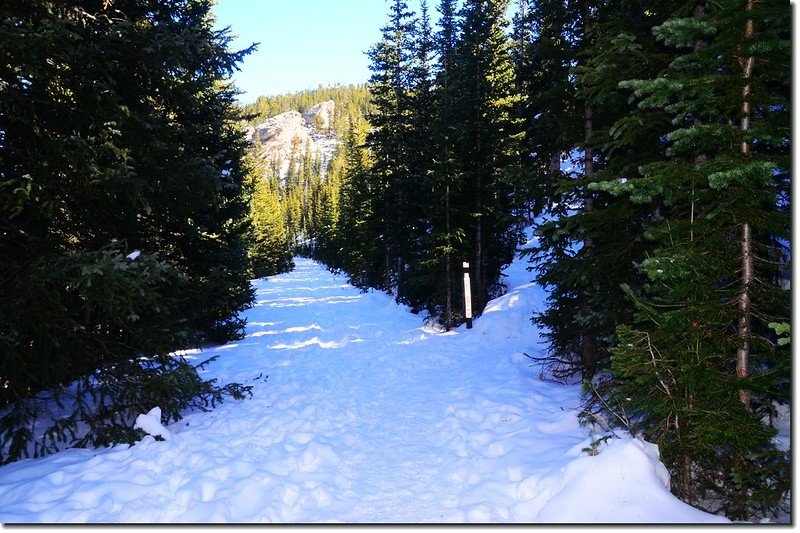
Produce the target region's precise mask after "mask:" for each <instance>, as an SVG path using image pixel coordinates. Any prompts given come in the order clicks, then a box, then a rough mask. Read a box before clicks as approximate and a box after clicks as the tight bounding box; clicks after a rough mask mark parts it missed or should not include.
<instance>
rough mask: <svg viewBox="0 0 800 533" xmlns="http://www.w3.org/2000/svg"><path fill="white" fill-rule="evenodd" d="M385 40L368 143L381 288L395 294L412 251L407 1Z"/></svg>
mask: <svg viewBox="0 0 800 533" xmlns="http://www.w3.org/2000/svg"><path fill="white" fill-rule="evenodd" d="M381 31H382V37H381V40H380V41H379V42H378V43H377V44H376V45H375V46H373V47H372V48H371V49H370V51H369V57H370V60H371V65H370V70H371V71H372V76H371V77H370V82H369V89H370V94H371V95H372V102H373V105H374V112H373V113H372V114H371V116H370V125H371V126H372V130H371V131H370V133H369V136H368V139H367V140H368V143H369V146H370V149H371V151H372V157H373V159H374V161H373V167H372V171H371V174H372V178H373V180H374V182H375V185H374V187H373V189H372V190H373V195H374V198H373V200H372V201H373V202H376V203H379V204H380V210H379V211H378V210H377V208H376V213H377V212H380V213H381V225H382V227H383V231H382V234H381V241H382V244H383V247H384V261H383V266H382V278H383V281H382V282H381V283H380V288H382V289H385V290H387V291H394V290H396V289H397V287H398V278H399V277H401V276H402V274H403V272H404V270H405V262H406V258H405V255H406V253H407V249H408V243H407V240H406V235H405V234H404V232H403V229H404V228H405V226H406V224H407V220H406V209H405V206H404V204H405V202H407V201H408V200H409V198H410V196H409V194H408V191H409V168H408V164H409V161H408V159H409V154H408V152H409V147H408V143H407V142H406V139H407V138H408V136H409V134H410V130H411V125H410V122H409V114H410V111H409V106H410V104H409V98H410V95H409V92H410V89H409V84H410V76H411V66H412V61H413V59H412V50H413V34H414V21H413V13H411V12H410V11H409V10H408V6H407V4H406V2H405V1H403V0H393V2H392V4H391V6H390V13H389V22H388V23H387V25H386V26H384V27H383V28H382V30H381Z"/></svg>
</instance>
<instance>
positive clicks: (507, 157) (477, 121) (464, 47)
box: [453, 0, 521, 314]
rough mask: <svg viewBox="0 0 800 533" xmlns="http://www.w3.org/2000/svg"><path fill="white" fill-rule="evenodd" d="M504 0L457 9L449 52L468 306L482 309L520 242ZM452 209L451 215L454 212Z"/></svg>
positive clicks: (482, 0)
mask: <svg viewBox="0 0 800 533" xmlns="http://www.w3.org/2000/svg"><path fill="white" fill-rule="evenodd" d="M507 7H508V1H507V0H472V1H468V2H466V3H465V5H464V7H463V8H462V11H461V36H460V39H459V42H458V44H457V47H456V51H455V59H456V61H455V67H456V69H457V71H456V73H455V75H454V77H453V94H454V95H456V101H455V110H456V112H457V113H456V115H455V117H454V118H455V124H456V129H455V132H456V136H457V139H458V140H457V141H456V142H457V145H456V148H455V150H456V152H455V154H454V156H455V158H456V160H457V161H458V166H459V174H460V178H461V180H462V182H463V185H462V187H461V190H460V194H461V197H462V198H461V201H460V203H461V205H463V206H464V208H465V209H464V211H463V212H461V213H458V214H457V216H458V218H459V220H458V222H457V223H456V226H457V227H460V228H462V229H463V230H464V233H465V235H466V239H467V255H466V257H464V258H463V259H464V260H466V261H469V262H470V264H471V267H470V268H471V272H472V274H471V276H472V283H473V291H472V292H473V305H474V308H475V310H476V314H480V312H481V311H482V309H483V306H484V305H485V304H486V302H487V301H488V299H489V298H490V297H492V296H495V295H497V294H499V293H500V291H501V290H502V285H501V282H500V279H499V278H500V271H501V269H502V267H503V266H505V265H506V264H508V263H510V262H511V260H512V258H513V254H514V251H515V249H516V245H517V243H518V241H519V228H518V226H517V220H516V219H515V218H514V209H515V208H516V207H518V204H519V203H520V200H519V198H516V197H515V195H514V190H515V189H514V186H513V181H514V178H515V176H516V175H517V174H518V173H519V168H518V162H519V159H518V153H519V140H520V137H521V129H520V123H519V120H518V119H517V118H515V112H516V110H517V108H518V105H519V101H520V98H521V97H520V95H519V94H518V93H517V91H516V79H515V71H514V65H513V62H512V56H511V41H510V39H509V37H508V36H507V35H506V32H505V30H506V27H507V25H508V22H507V20H506V18H505V12H506V9H507ZM454 214H455V213H454Z"/></svg>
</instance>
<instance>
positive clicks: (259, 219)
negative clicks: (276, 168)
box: [248, 154, 294, 278]
mask: <svg viewBox="0 0 800 533" xmlns="http://www.w3.org/2000/svg"><path fill="white" fill-rule="evenodd" d="M248 162H249V164H250V165H251V170H250V176H249V179H250V187H251V188H252V191H253V192H252V197H251V200H250V219H251V220H252V223H253V233H254V235H253V242H252V243H251V245H250V250H249V258H250V269H251V276H252V277H254V278H262V277H266V276H274V275H276V274H281V273H283V272H289V271H290V270H291V269H292V268H293V267H294V263H293V262H292V254H291V251H290V250H289V246H288V241H287V238H286V226H285V221H284V213H283V207H282V206H281V203H280V184H279V182H278V176H275V175H274V174H273V175H270V173H269V170H268V169H267V165H266V164H265V162H264V161H263V160H261V159H258V158H257V157H256V156H254V155H252V154H250V155H249V156H248Z"/></svg>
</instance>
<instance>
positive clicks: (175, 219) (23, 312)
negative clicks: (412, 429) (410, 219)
mask: <svg viewBox="0 0 800 533" xmlns="http://www.w3.org/2000/svg"><path fill="white" fill-rule="evenodd" d="M0 15H1V16H0V56H1V59H0V64H1V65H0V79H2V80H3V81H2V88H1V89H0V90H2V94H3V98H2V100H0V139H1V140H0V179H1V181H0V250H1V252H0V255H2V256H3V262H2V266H0V269H1V271H0V283H2V293H3V298H2V302H1V303H0V346H1V347H2V354H3V359H2V363H1V366H0V383H3V387H2V397H1V398H0V406H2V407H3V408H4V411H3V413H4V418H3V422H2V425H3V432H4V433H3V440H2V444H3V446H2V448H3V453H4V456H3V460H4V461H5V460H13V459H16V458H17V457H19V454H20V453H25V449H26V447H27V446H28V445H29V439H30V438H38V437H39V435H38V434H34V433H28V434H25V433H24V431H22V429H21V428H23V427H30V421H29V420H27V419H26V418H25V417H27V416H28V415H31V416H34V415H38V414H40V413H37V412H36V410H37V409H39V408H40V407H41V404H40V403H37V401H36V399H35V398H37V397H41V396H40V395H46V394H52V395H53V396H54V397H56V398H60V397H62V396H63V395H62V393H61V392H59V391H70V394H73V392H74V394H73V395H74V402H77V404H76V405H78V406H81V405H82V406H83V407H80V408H78V407H76V409H77V411H75V413H73V414H74V416H73V421H72V422H71V421H70V420H69V419H68V418H67V419H62V420H61V421H60V422H58V424H60V426H59V429H57V430H54V431H55V433H53V432H52V431H51V433H50V435H51V437H54V436H56V435H57V436H58V437H59V438H61V439H65V440H64V442H63V443H64V444H72V443H73V442H72V441H73V440H75V439H78V444H86V443H95V444H98V443H105V442H110V441H109V437H108V435H109V433H108V432H107V431H106V429H108V428H111V427H115V428H116V429H114V432H116V433H115V434H116V435H123V434H125V435H127V436H128V437H132V435H133V434H132V433H131V432H130V431H128V432H126V431H124V430H122V429H120V428H123V427H125V424H128V426H127V427H129V424H130V423H132V421H131V420H130V416H131V415H132V414H135V413H134V411H135V410H137V409H140V408H141V409H144V407H146V410H149V409H150V408H152V407H153V405H147V406H145V403H146V402H147V401H155V400H154V398H155V397H156V396H158V397H159V398H160V399H159V401H158V402H157V403H160V404H162V406H163V407H164V408H165V409H167V404H171V405H172V404H173V403H171V402H176V403H174V405H178V406H182V405H188V404H187V402H192V401H193V400H192V398H193V396H192V395H193V394H195V393H197V394H199V395H200V396H201V397H208V395H212V396H215V397H216V396H218V395H219V394H223V393H225V392H226V391H225V390H224V389H218V388H217V387H215V386H213V384H211V383H208V382H203V381H202V380H201V379H200V378H199V377H198V376H197V374H196V373H193V371H192V367H191V366H190V365H189V364H188V363H187V362H186V361H184V360H183V359H182V358H181V357H180V356H175V357H170V356H167V355H165V354H167V353H169V352H172V351H174V350H176V349H179V348H185V347H189V346H196V345H199V344H203V343H208V342H222V341H225V340H228V339H230V338H234V337H236V336H238V335H240V334H241V331H242V327H243V321H242V320H241V319H240V318H238V317H237V313H238V312H239V311H241V310H243V309H244V308H246V307H247V306H248V305H249V304H250V302H251V301H252V297H253V295H252V290H251V288H250V286H249V279H248V260H247V254H246V250H247V242H248V239H249V231H250V225H249V222H248V220H247V201H248V198H247V197H246V194H247V193H246V190H245V189H244V188H243V180H244V176H245V167H244V166H243V165H244V163H243V161H242V158H243V155H244V150H245V143H244V139H243V136H242V134H241V132H240V130H239V127H238V120H239V116H238V113H237V111H236V110H235V108H234V105H233V102H234V97H235V93H234V90H233V88H232V87H231V86H230V85H229V84H227V82H226V81H225V80H226V78H227V77H228V76H229V75H230V74H231V72H232V70H233V69H234V68H236V65H237V64H238V63H239V61H240V60H241V58H242V57H243V55H244V54H245V53H246V51H245V52H239V53H233V52H230V51H228V50H227V45H228V43H229V40H230V38H229V36H228V34H227V32H225V31H223V32H217V31H214V30H212V21H211V18H210V3H209V2H207V1H200V0H192V1H190V0H186V1H177V2H169V3H165V2H157V1H154V0H153V1H148V0H114V1H113V2H108V1H107V2H102V1H99V0H98V1H90V0H86V1H78V0H76V1H74V2H66V3H65V2H48V1H31V2H24V3H20V2H10V3H9V2H4V3H2V4H0ZM134 251H137V252H140V254H141V255H139V256H138V257H135V254H134V255H131V256H130V257H131V258H128V257H127V256H128V254H129V253H130V252H134ZM165 379H167V380H168V381H167V382H176V383H177V382H180V383H181V387H180V388H179V389H178V390H173V391H169V392H168V393H167V387H165V386H163V384H164V383H167V382H165V381H164V380H165ZM170 380H171V381H170ZM158 383H162V385H157V384H158ZM76 387H77V389H76ZM47 391H50V392H49V393H48V392H47ZM228 392H233V393H235V394H236V395H238V392H236V391H234V390H230V391H228ZM179 394H185V395H186V396H178V395H179ZM92 397H93V398H94V400H90V399H89V398H92ZM133 397H136V398H139V399H138V400H136V401H134V400H132V399H131V398H133ZM220 397H221V396H220ZM101 400H102V401H101ZM31 406H34V407H31ZM84 407H85V408H84ZM32 409H33V410H32ZM168 412H169V413H171V414H170V415H169V416H173V414H174V413H176V412H177V411H176V410H175V409H169V411H168ZM93 417H94V418H93ZM46 418H47V417H43V421H44V422H46ZM78 420H81V421H82V422H80V423H78ZM76 424H77V425H76ZM83 424H88V426H87V425H83ZM70 428H72V430H74V431H76V433H75V435H74V436H73V435H71V433H70ZM104 428H105V429H104ZM87 429H88V430H91V431H90V433H89V434H86V436H85V437H84V436H83V435H84V431H85V430H87ZM17 430H19V431H17ZM118 430H119V431H118ZM9 431H10V433H9ZM37 431H38V430H37ZM104 435H105V436H104ZM73 437H74V438H73ZM11 443H13V445H12V447H11V448H13V449H11V448H6V445H7V444H11ZM43 451H44V449H40V450H39V452H43Z"/></svg>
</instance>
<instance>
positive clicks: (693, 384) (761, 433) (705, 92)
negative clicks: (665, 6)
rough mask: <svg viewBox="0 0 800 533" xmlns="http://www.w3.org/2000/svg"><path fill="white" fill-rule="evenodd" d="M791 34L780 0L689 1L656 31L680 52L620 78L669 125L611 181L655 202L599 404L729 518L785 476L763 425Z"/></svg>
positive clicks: (683, 490) (777, 319)
mask: <svg viewBox="0 0 800 533" xmlns="http://www.w3.org/2000/svg"><path fill="white" fill-rule="evenodd" d="M788 31H789V30H788V10H787V9H786V6H785V5H779V4H778V3H777V2H759V3H753V2H749V3H746V4H740V3H738V2H737V3H734V2H727V3H722V4H713V5H712V4H694V3H692V4H687V5H686V6H684V7H683V8H682V9H680V10H677V11H676V12H675V13H674V15H673V16H672V17H670V18H669V20H667V21H666V22H664V23H662V24H660V25H658V26H656V27H655V28H654V29H653V32H654V34H655V36H656V37H657V38H658V39H659V40H660V41H662V42H663V43H664V44H665V45H666V46H668V47H672V48H674V49H677V50H678V51H679V52H680V54H679V56H678V57H677V58H676V59H674V60H673V61H672V62H671V63H670V65H669V67H668V68H667V69H665V70H664V71H663V73H661V75H659V76H657V77H655V78H653V79H649V80H633V81H630V82H627V83H624V84H623V87H627V88H630V89H632V90H633V91H634V92H635V95H636V97H637V101H638V103H639V107H640V108H641V109H643V110H650V109H664V110H666V111H667V112H668V113H670V114H671V116H672V123H673V128H672V131H671V132H670V133H669V134H668V135H667V136H666V137H665V140H666V142H667V146H666V150H665V151H664V153H663V155H662V157H661V160H659V161H656V162H652V163H649V164H647V165H644V167H643V168H642V173H641V176H640V177H638V178H637V179H634V180H630V181H628V182H626V183H625V184H624V187H616V188H615V189H613V190H614V191H615V192H616V193H617V194H626V195H628V196H629V198H630V200H631V201H632V202H634V203H637V204H641V205H644V204H647V203H649V202H652V201H653V199H655V198H660V199H661V201H662V202H663V208H662V209H661V210H660V212H659V215H660V216H659V217H653V218H652V219H651V220H650V221H649V223H648V224H647V228H646V229H647V231H646V233H645V235H646V236H647V237H648V238H649V239H650V240H651V242H652V244H653V250H652V251H651V252H650V253H649V254H648V256H647V257H646V258H643V260H642V261H641V262H640V268H641V271H642V273H643V274H644V275H645V276H646V278H647V284H646V285H645V286H644V287H643V290H642V291H634V290H629V293H630V295H631V297H632V299H633V301H634V302H635V304H636V307H637V310H638V315H637V320H636V321H631V322H629V323H628V324H626V325H621V326H619V328H618V330H617V333H618V337H619V340H618V343H617V346H616V348H614V349H613V356H612V359H611V363H612V371H613V382H612V383H611V384H610V385H609V386H608V387H607V388H606V389H605V391H606V394H605V396H606V399H605V400H604V401H605V403H606V404H607V405H619V406H624V408H625V410H626V412H627V413H628V415H629V416H630V417H631V423H632V424H633V427H634V429H635V430H638V431H640V432H641V433H642V434H643V435H644V437H645V438H647V439H648V440H651V441H652V442H656V443H657V444H659V447H660V449H661V451H662V456H663V458H664V461H665V463H666V464H667V465H668V466H669V467H670V469H671V471H672V474H673V476H672V480H673V481H672V483H673V490H674V491H675V492H676V493H677V494H678V495H679V496H681V497H682V498H683V499H685V500H686V501H689V502H691V503H693V504H695V505H698V506H701V507H704V508H706V509H709V510H711V511H715V512H716V511H721V512H724V513H725V514H726V515H727V516H729V517H731V518H734V519H744V518H749V517H752V516H754V515H756V516H758V515H760V514H763V513H768V512H770V511H773V510H775V509H776V508H777V507H778V506H779V505H780V503H781V498H782V497H783V496H784V494H785V491H787V490H788V486H789V477H788V475H789V474H788V456H786V454H784V453H783V452H780V451H778V450H776V449H775V446H774V444H773V442H772V437H773V436H774V434H775V429H774V428H773V427H772V426H771V424H770V422H769V421H770V420H771V413H772V411H773V410H774V406H775V403H776V402H784V401H788V389H787V385H788V383H789V357H788V348H787V347H786V346H782V345H781V344H780V343H779V342H778V339H777V337H776V332H775V331H772V330H771V329H770V324H773V328H775V327H776V325H777V324H781V323H785V324H788V321H789V318H788V317H789V294H788V291H786V290H785V289H784V288H782V287H781V286H780V284H779V280H780V278H781V272H782V271H784V270H787V271H788V265H787V264H786V263H787V261H788V258H787V257H788V256H787V254H786V250H785V249H784V246H783V244H781V243H785V242H788V231H789V213H788V197H789V196H788V195H789V192H788V187H789V152H788V150H789V138H790V137H789V120H788V110H789V103H788V98H789V77H788V65H789V55H788V53H789V52H788V50H789V45H788V43H789V38H788V35H789V33H788ZM609 190H612V189H609Z"/></svg>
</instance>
